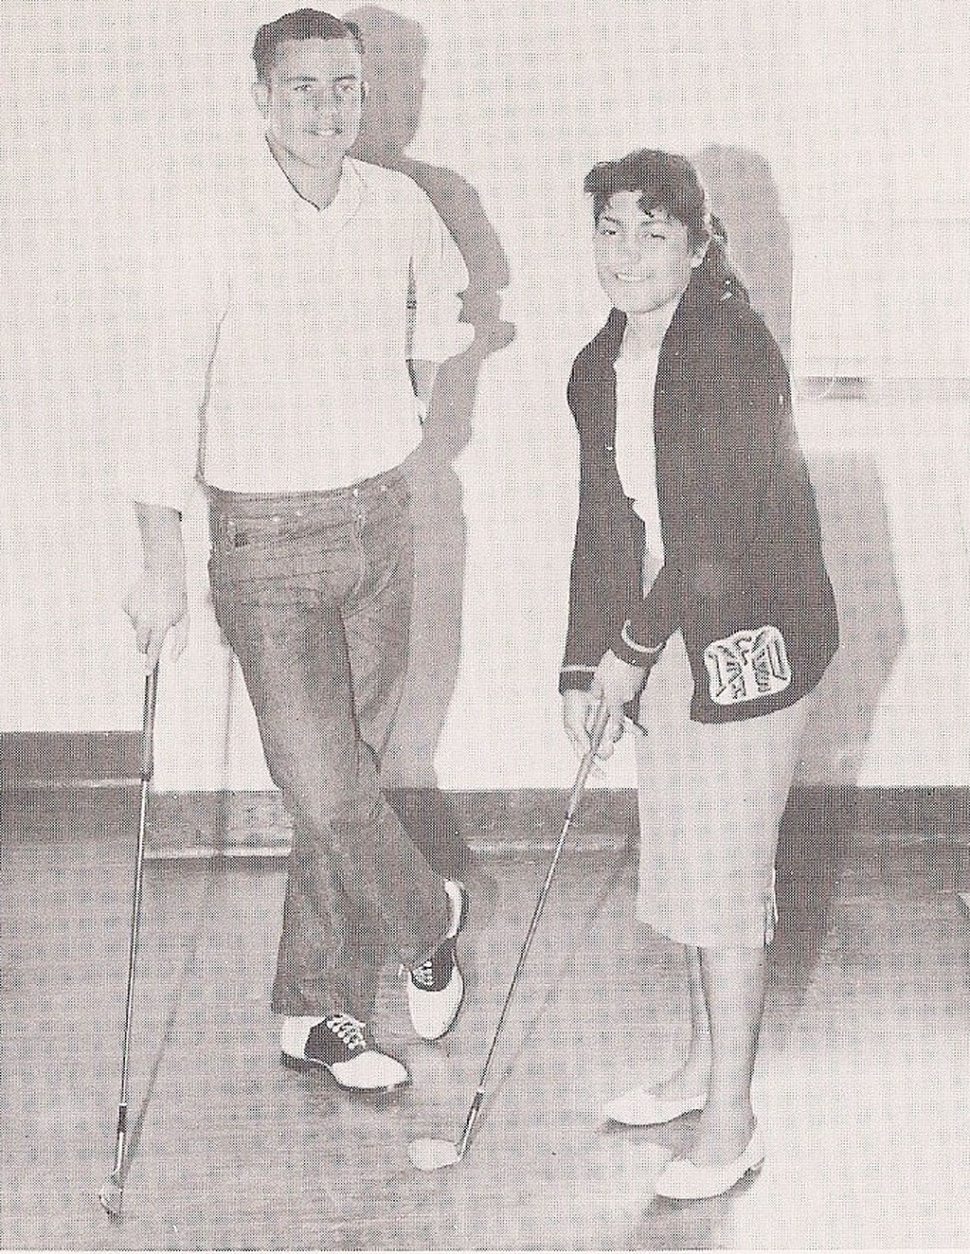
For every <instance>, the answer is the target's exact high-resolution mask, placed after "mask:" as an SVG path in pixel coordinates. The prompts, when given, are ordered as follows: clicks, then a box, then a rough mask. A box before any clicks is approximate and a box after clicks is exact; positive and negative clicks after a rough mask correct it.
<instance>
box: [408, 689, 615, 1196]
mask: <svg viewBox="0 0 970 1254" xmlns="http://www.w3.org/2000/svg"><path fill="white" fill-rule="evenodd" d="M608 721H609V710H608V708H607V707H606V706H605V705H602V704H601V705H600V707H599V710H598V711H597V715H596V723H595V725H594V727H593V730H592V732H591V733H590V738H589V748H588V749H587V750H586V752H585V754H583V760H582V762H580V764H579V770H578V772H577V774H576V782H575V783H574V784H573V790H572V793H571V794H570V797H569V804H568V806H567V807H566V818H565V821H564V823H563V825H562V831H561V832H560V833H559V840H558V841H557V843H556V851H555V853H554V854H553V855H552V861H551V863H550V864H549V871H548V873H547V874H546V879H545V883H544V884H543V885H542V889H541V891H540V893H539V898H538V901H537V902H536V907H535V910H534V911H533V912H532V921H531V922H530V924H529V930H528V931H527V932H526V934H525V940H524V941H523V942H522V948H521V950H520V951H519V960H518V962H517V963H516V965H515V972H514V973H513V975H512V981H511V983H510V984H509V987H508V992H507V993H506V994H505V1001H504V1002H503V1004H502V1013H501V1014H500V1015H499V1019H498V1026H497V1027H496V1029H495V1033H494V1035H493V1036H492V1043H491V1045H490V1046H489V1050H488V1054H487V1056H486V1058H485V1066H484V1067H483V1068H482V1075H481V1079H480V1080H479V1081H478V1088H477V1089H476V1090H475V1096H474V1098H473V1099H472V1104H471V1106H470V1107H469V1110H468V1115H467V1117H466V1119H465V1126H464V1128H462V1132H461V1136H460V1137H459V1138H458V1140H457V1141H445V1140H439V1139H438V1138H437V1137H432V1136H422V1137H418V1139H417V1140H415V1141H412V1142H411V1143H410V1144H409V1145H408V1157H409V1158H410V1159H411V1162H412V1163H413V1165H414V1166H415V1167H417V1169H418V1170H419V1171H437V1170H438V1169H439V1168H440V1167H453V1166H454V1165H455V1163H460V1162H461V1160H462V1159H463V1158H464V1157H465V1151H466V1150H467V1149H468V1142H469V1140H470V1138H471V1134H472V1128H473V1126H474V1124H475V1120H476V1119H477V1118H478V1112H479V1110H480V1109H481V1106H482V1102H483V1100H484V1098H485V1083H486V1080H487V1079H488V1070H489V1067H490V1066H491V1063H492V1057H493V1055H494V1053H495V1047H496V1045H497V1044H498V1039H499V1035H500V1033H501V1031H502V1027H503V1025H504V1024H505V1017H506V1014H507V1012H508V1008H509V1003H510V1002H511V1000H512V994H513V992H514V991H515V986H516V983H517V982H518V979H519V976H520V975H521V973H522V968H523V967H524V966H525V960H526V958H527V957H528V955H529V950H530V949H531V947H532V938H533V937H534V936H535V932H536V928H537V927H538V925H539V919H540V917H541V915H542V910H543V907H544V906H545V904H546V897H547V896H548V895H549V886H550V885H551V884H552V877H553V876H554V875H555V873H556V866H557V864H558V862H559V856H560V854H561V853H562V850H563V845H564V843H565V840H566V833H567V832H568V831H569V828H570V825H571V823H572V821H573V815H574V814H575V813H576V808H577V806H578V805H579V799H580V797H581V796H582V795H583V788H584V787H585V785H586V777H587V776H588V775H589V772H590V769H591V767H592V765H593V760H594V759H595V757H596V752H597V750H598V749H599V747H600V741H601V740H602V739H603V732H604V731H605V730H606V724H607V722H608Z"/></svg>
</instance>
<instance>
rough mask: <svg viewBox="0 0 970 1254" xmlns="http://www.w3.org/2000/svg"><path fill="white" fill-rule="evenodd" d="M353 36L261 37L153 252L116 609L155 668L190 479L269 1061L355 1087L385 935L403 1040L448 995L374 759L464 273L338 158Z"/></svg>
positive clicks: (367, 1048) (356, 53) (439, 888)
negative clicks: (243, 823) (134, 584)
mask: <svg viewBox="0 0 970 1254" xmlns="http://www.w3.org/2000/svg"><path fill="white" fill-rule="evenodd" d="M361 52H362V46H361V42H360V37H359V34H358V32H357V28H356V27H355V26H354V25H353V24H351V23H343V22H341V21H340V20H339V19H337V18H335V17H332V16H331V15H330V14H327V13H322V12H319V11H316V10H312V9H301V10H300V11H299V12H295V13H289V14H286V15H285V16H283V17H281V18H279V19H278V20H277V21H275V22H271V23H269V24H268V25H266V26H263V27H262V28H261V29H260V31H259V33H258V35H257V37H256V42H255V45H254V48H253V58H254V60H255V63H256V71H257V81H256V84H255V86H254V88H253V94H254V98H255V101H256V104H257V106H258V108H259V111H260V113H261V114H262V115H263V118H264V119H265V124H266V126H265V129H266V136H265V139H266V142H265V145H262V151H261V152H259V153H258V154H257V155H256V156H257V159H256V160H255V161H254V162H253V163H252V166H251V168H248V169H246V170H245V171H241V172H236V171H233V172H232V174H233V186H232V188H231V189H230V194H229V195H228V196H223V197H221V198H218V203H217V204H216V205H215V207H214V211H213V212H208V213H204V214H203V215H202V216H201V219H200V215H199V212H198V210H197V207H196V206H195V205H192V206H190V208H189V211H188V213H187V214H186V216H187V217H188V218H189V219H191V220H192V221H191V222H190V224H189V225H191V226H192V227H193V230H194V234H195V235H196V236H197V238H196V240H195V242H194V243H193V244H190V245H186V246H185V247H184V248H183V249H182V251H181V252H180V253H179V256H178V261H177V262H175V263H173V262H172V261H171V260H169V263H168V267H167V268H168V270H169V271H170V272H174V281H173V282H172V283H171V284H170V285H169V286H170V289H171V290H170V292H169V294H168V297H167V302H168V303H167V308H166V312H165V313H164V314H163V315H160V317H159V326H158V338H159V350H158V351H159V354H160V362H159V367H158V370H157V372H156V374H157V376H158V378H157V380H156V381H155V384H156V391H155V393H154V396H153V399H152V409H153V414H152V418H151V421H152V422H154V424H155V427H154V428H150V436H151V438H150V439H149V440H146V441H145V443H146V446H148V452H149V458H150V459H151V464H150V465H147V466H146V467H145V468H144V472H143V474H142V475H141V478H140V482H139V484H138V487H137V489H136V490H135V492H134V493H133V495H134V497H135V509H136V514H137V517H138V521H139V527H140V531H141V536H142V545H143V552H144V578H143V581H142V584H141V591H140V595H138V596H136V597H135V598H134V600H133V603H132V605H131V607H130V610H129V612H130V614H131V617H132V620H133V622H134V625H135V631H136V638H137V643H138V647H139V648H140V649H141V650H143V651H144V652H145V654H146V664H147V666H148V667H149V668H151V667H153V666H154V664H155V662H156V661H157V659H158V656H159V653H160V650H161V647H162V644H163V641H164V639H165V636H166V634H167V633H168V631H169V630H171V629H173V628H174V629H175V630H174V633H173V643H174V647H175V650H176V651H177V650H178V649H179V648H180V646H181V643H182V641H183V639H184V635H185V606H186V597H185V574H184V558H183V552H182V539H181V525H180V523H181V513H180V511H181V509H182V507H183V505H184V503H185V501H186V499H187V497H188V494H189V491H190V489H191V485H192V481H193V478H194V477H195V475H196V474H198V475H199V477H200V478H201V479H202V481H203V483H204V484H205V486H206V490H207V495H208V498H209V508H210V524H211V535H212V553H211V558H210V563H209V571H210V581H211V586H212V593H213V602H214V605H215V611H216V617H217V619H218V621H219V624H220V626H221V627H222V630H223V632H224V634H225V636H226V638H227V640H228V641H229V643H230V645H231V647H232V649H233V651H234V653H235V654H236V656H237V658H238V659H239V663H240V666H241V669H242V673H243V675H244V677H245V680H246V685H247V688H248V691H249V695H250V698H251V700H252V703H253V707H254V709H255V712H256V717H257V721H258V724H259V729H260V735H261V739H262V743H263V748H264V751H265V754H266V760H267V764H268V766H269V770H270V773H271V775H272V777H273V780H274V782H275V783H276V785H277V786H278V787H279V788H280V790H281V793H282V796H283V800H284V803H285V805H286V807H287V810H288V812H289V814H290V815H291V817H292V820H293V826H294V841H293V850H292V854H291V858H290V869H289V881H288V886H287V893H286V901H285V905H284V913H283V929H282V936H281V940H280V947H279V955H278V962H277V971H276V978H275V981H274V986H273V1002H272V1005H273V1010H274V1011H275V1012H276V1013H278V1014H280V1015H282V1016H283V1024H282V1029H281V1046H282V1054H283V1061H284V1062H285V1063H286V1064H288V1065H291V1066H295V1067H300V1068H303V1067H310V1068H315V1067H322V1068H325V1069H326V1070H327V1071H328V1072H329V1073H330V1074H331V1075H332V1076H333V1078H334V1079H335V1080H336V1081H337V1083H338V1084H340V1085H341V1086H343V1087H344V1088H347V1089H351V1090H356V1091H372V1090H389V1089H394V1088H396V1087H397V1086H399V1085H401V1084H403V1083H405V1082H406V1080H407V1072H406V1070H405V1068H404V1067H403V1065H402V1064H401V1063H400V1062H399V1061H398V1060H397V1059H394V1058H392V1057H390V1056H389V1055H388V1054H386V1053H385V1052H383V1051H381V1050H380V1049H379V1048H378V1047H377V1045H376V1044H375V1042H374V1039H373V1036H372V1034H371V1030H370V1028H369V1026H368V1019H369V1017H370V1015H371V1012H372V1010H373V1004H374V997H375V992H376V987H377V981H378V976H379V971H380V965H381V962H382V959H383V955H384V953H385V952H386V950H388V949H390V950H392V951H393V952H395V953H396V955H397V956H398V958H399V960H400V962H401V963H402V965H403V966H404V968H405V969H407V970H408V972H409V974H408V979H407V993H408V1004H409V1010H410V1014H411V1019H412V1023H413V1025H414V1028H415V1030H416V1031H417V1033H418V1034H419V1035H420V1036H421V1037H423V1038H425V1039H427V1040H434V1039H436V1038H438V1037H440V1036H442V1035H443V1034H444V1033H445V1032H446V1031H447V1030H448V1029H449V1028H450V1027H451V1025H452V1023H453V1022H454V1019H455V1017H456V1015H457V1013H458V1010H459V1007H460V1004H461V1000H462V996H463V991H464V989H463V980H462V975H461V971H460V969H459V966H458V960H457V953H456V937H457V935H458V932H459V930H460V928H461V926H462V922H463V919H464V915H465V913H466V907H467V896H466V892H465V888H464V885H462V884H460V883H458V882H457V881H445V880H443V879H441V878H440V877H439V876H437V875H435V874H434V873H433V871H432V869H431V867H430V865H429V863H428V861H427V860H426V859H425V857H424V856H423V855H422V854H421V853H420V852H419V850H418V849H417V847H416V846H415V844H414V843H413V842H412V841H411V839H410V838H409V837H408V835H407V834H406V833H405V831H404V830H403V828H402V827H401V824H400V822H399V821H398V819H397V817H396V815H395V813H394V811H393V810H392V809H391V808H390V806H389V805H388V802H387V801H386V799H385V798H384V796H383V794H382V792H381V790H380V784H379V760H380V755H381V752H382V750H383V749H384V746H385V743H386V740H387V737H388V733H389V730H390V726H391V723H392V720H393V717H394V713H395V710H396V707H397V703H398V700H399V697H400V693H401V688H402V684H403V678H404V672H405V668H406V663H407V653H408V622H409V615H410V609H411V584H412V571H413V548H412V541H411V531H410V522H409V518H408V492H407V486H406V479H405V470H404V469H402V463H404V462H405V461H406V459H407V458H408V457H409V455H410V454H411V453H412V452H413V451H414V449H415V447H416V446H417V445H418V443H419V441H420V434H421V420H422V416H423V415H424V414H425V413H426V411H427V407H428V403H429V400H430V396H431V390H432V386H433V383H434V378H435V374H436V371H437V368H438V365H439V364H440V363H441V362H442V361H444V360H445V359H447V358H448V357H450V356H453V355H454V354H456V353H457V352H460V351H462V350H463V349H464V348H465V347H467V344H468V342H469V340H470V339H471V337H472V334H473V332H472V328H471V327H469V326H467V325H465V324H461V323H459V322H458V313H459V309H460V300H459V298H458V293H459V292H461V291H462V290H463V289H464V288H465V287H466V286H467V283H468V275H467V271H466V269H465V266H464V263H463V261H462V259H461V256H460V254H459V253H458V251H457V249H456V247H455V245H454V242H453V241H452V239H451V237H450V236H449V235H448V232H447V230H446V228H445V227H444V224H443V223H442V222H441V220H440V218H439V217H438V216H437V214H436V213H435V211H434V209H433V208H432V206H431V203H430V201H428V199H427V197H426V196H425V195H424V193H423V192H422V191H421V190H420V189H419V188H418V187H417V185H416V184H414V183H413V182H412V181H411V180H410V179H408V178H406V177H405V176H404V175H401V174H399V173H397V172H394V171H388V170H384V169H381V168H379V167H377V166H374V165H370V164H367V163H364V162H360V161H356V160H354V159H353V158H351V157H350V156H349V155H348V150H349V149H350V147H351V145H352V144H353V143H354V140H355V138H356V137H357V133H358V129H359V126H360V117H361V105H362V101H363V98H364V95H365V85H364V83H363V80H362V74H361ZM195 228H199V229H195ZM165 286H166V285H165V284H164V283H160V287H161V288H164V287H165ZM163 303H164V302H163ZM200 425H201V438H200V430H199V427H200Z"/></svg>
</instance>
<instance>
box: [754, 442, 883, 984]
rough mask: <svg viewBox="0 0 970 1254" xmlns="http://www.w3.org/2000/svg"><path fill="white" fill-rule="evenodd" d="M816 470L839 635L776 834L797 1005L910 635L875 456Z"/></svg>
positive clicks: (777, 950) (778, 971)
mask: <svg viewBox="0 0 970 1254" xmlns="http://www.w3.org/2000/svg"><path fill="white" fill-rule="evenodd" d="M809 471H810V473H811V476H812V482H813V484H814V486H815V499H816V501H817V502H818V511H819V516H820V518H821V521H822V537H823V544H824V548H825V560H826V564H827V566H828V570H829V575H830V577H831V580H832V586H833V588H834V590H835V599H836V603H837V604H838V607H839V634H840V643H839V651H838V653H836V655H835V657H834V658H833V660H832V662H831V663H830V665H829V668H828V670H827V671H826V673H825V675H824V676H823V677H822V682H821V683H820V684H819V686H818V688H817V689H816V691H815V693H814V694H813V696H812V697H811V698H810V700H811V702H812V705H811V707H810V711H809V719H808V725H807V727H806V730H805V736H804V739H803V742H802V751H801V756H800V761H799V765H798V770H797V772H796V776H795V779H796V783H801V784H802V785H804V787H803V788H802V789H801V790H799V792H798V793H796V796H797V797H798V798H799V801H798V802H797V803H794V804H789V807H788V810H787V812H786V815H785V819H784V822H783V823H782V826H781V832H780V835H779V845H778V859H777V868H778V910H779V923H780V926H779V929H778V935H777V938H776V940H775V944H774V945H773V946H772V954H771V962H772V969H773V971H774V975H775V978H776V980H778V981H780V982H781V983H782V984H783V985H784V986H786V987H787V988H788V989H790V990H791V991H792V993H793V995H794V998H795V1002H796V1004H798V1003H799V1002H800V1001H801V998H802V996H803V995H804V991H805V989H806V988H807V987H808V983H809V980H810V978H811V973H812V971H813V970H814V968H815V966H816V964H817V962H818V961H819V958H820V956H821V947H822V945H823V943H824V939H825V937H826V935H827V933H828V924H829V916H830V912H831V905H832V900H833V897H834V895H835V892H836V887H837V883H838V879H839V874H840V871H841V868H842V863H843V860H844V859H845V857H846V855H847V854H848V853H849V852H850V851H851V850H850V846H851V842H852V839H853V832H854V831H855V830H856V829H857V828H858V827H859V826H860V821H861V820H863V819H864V816H863V815H860V814H858V813H857V807H856V805H855V802H856V801H857V800H858V793H857V792H856V790H855V788H854V785H856V784H857V783H858V779H859V775H860V772H861V769H862V766H863V763H864V759H865V753H866V748H867V745H868V743H869V738H870V736H871V734H872V727H873V721H874V719H875V715H876V711H877V710H878V708H879V705H880V703H881V700H882V694H883V691H884V689H885V687H886V684H887V683H888V681H889V678H890V676H891V674H892V671H893V667H894V665H895V663H896V659H897V657H898V656H899V653H900V650H901V649H902V646H903V642H904V640H905V623H904V618H903V610H902V603H901V601H900V597H899V588H898V585H897V582H896V574H895V570H894V567H893V559H892V540H891V535H890V530H889V518H888V514H887V510H886V505H885V499H884V496H883V489H882V481H881V479H880V476H879V468H878V466H877V464H876V463H875V461H874V460H873V459H872V458H871V457H866V456H858V457H836V456H827V457H818V458H814V459H812V460H811V461H810V464H809ZM820 785H824V787H819V786H820ZM833 786H834V787H833ZM847 803H849V804H847ZM862 825H863V826H864V825H865V824H864V822H862Z"/></svg>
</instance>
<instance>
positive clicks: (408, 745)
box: [344, 5, 515, 878]
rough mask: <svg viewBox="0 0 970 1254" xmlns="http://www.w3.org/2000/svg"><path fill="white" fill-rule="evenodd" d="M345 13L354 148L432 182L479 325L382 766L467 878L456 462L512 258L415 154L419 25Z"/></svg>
mask: <svg viewBox="0 0 970 1254" xmlns="http://www.w3.org/2000/svg"><path fill="white" fill-rule="evenodd" d="M344 20H347V21H352V22H355V23H356V24H357V26H358V27H359V29H360V33H361V37H362V39H363V42H364V58H363V60H364V77H365V79H366V80H367V82H368V84H369V88H370V90H369V94H368V97H367V103H366V105H365V107H364V110H363V118H362V122H361V130H360V135H359V137H358V140H357V143H356V145H355V147H354V150H353V155H354V156H357V157H359V158H360V159H361V160H364V161H370V162H373V163H374V164H376V165H380V166H385V167H387V168H389V169H394V170H400V171H401V172H402V173H404V174H406V175H408V177H409V178H412V179H413V180H414V181H415V182H416V183H417V184H418V186H419V187H421V188H423V190H424V191H425V192H426V193H427V195H428V197H429V198H430V200H431V202H432V204H433V205H434V207H435V208H436V209H437V211H438V213H439V215H440V217H441V218H442V220H443V221H444V223H445V225H446V226H447V227H448V229H449V231H450V232H451V235H452V237H453V238H454V240H455V243H456V244H457V245H458V248H459V249H460V251H461V254H462V256H463V258H464V260H465V265H466V266H467V268H468V274H469V280H470V281H469V285H468V288H467V289H466V291H465V293H464V295H463V302H462V303H463V307H462V319H463V320H464V321H465V322H468V323H470V324H471V325H472V326H473V327H474V329H475V339H474V341H473V343H472V344H471V346H470V347H469V348H468V349H467V350H466V351H465V352H464V353H462V354H461V355H460V356H458V357H453V358H452V359H451V360H450V361H448V362H445V363H444V365H443V366H442V368H441V370H440V372H439V374H438V378H437V381H436V383H435V389H434V395H433V397H432V403H431V409H430V413H429V416H428V422H427V425H426V427H425V432H424V439H423V441H422V445H421V448H420V450H419V453H418V456H417V458H416V459H415V462H414V468H413V472H412V474H411V481H410V482H411V492H412V505H413V519H414V548H415V587H414V604H413V610H412V618H411V653H410V661H409V665H408V672H407V678H406V681H405V688H404V694H403V697H402V701H401V708H400V712H399V714H398V718H397V722H396V724H395V730H394V732H393V734H392V737H391V742H390V744H389V745H388V749H387V753H386V755H385V758H384V767H383V775H384V781H385V784H386V786H387V788H388V795H389V796H390V799H391V801H392V803H393V804H394V806H395V808H396V809H397V810H398V812H399V813H400V815H401V818H402V820H403V821H404V823H405V826H406V827H407V829H408V831H409V832H410V834H411V835H412V837H413V838H414V840H415V842H416V843H417V844H418V845H419V846H420V847H421V849H422V850H423V851H424V852H425V854H426V855H427V856H428V858H429V860H430V861H431V863H432V865H433V866H434V867H435V869H436V870H437V871H438V872H439V874H442V875H445V876H447V877H449V878H467V876H468V874H469V871H470V870H471V869H472V868H474V865H475V859H474V856H473V855H472V853H471V851H470V849H469V847H468V844H467V842H466V841H465V839H464V837H463V836H462V834H461V830H460V823H459V821H458V819H457V816H456V815H455V814H454V813H453V811H452V808H451V806H450V805H449V803H448V800H447V798H446V797H445V796H444V795H443V794H442V793H441V791H440V789H439V788H438V784H437V777H436V775H435V767H434V758H435V750H436V749H437V745H438V740H439V737H440V735H441V731H442V728H443V726H444V721H445V718H446V716H447V713H448V707H449V704H450V702H451V698H452V694H453V692H454V688H455V682H456V679H457V675H458V662H459V657H460V651H461V629H462V621H461V609H462V594H463V588H464V580H465V550H466V535H465V515H464V510H463V507H462V489H461V482H460V480H459V478H458V476H457V475H456V474H455V471H454V468H453V466H452V462H453V461H454V459H455V458H456V457H457V456H458V454H459V453H460V452H461V451H462V449H463V448H464V447H465V446H466V444H467V443H468V441H469V439H470V437H471V432H472V415H473V412H474V405H475V394H476V389H477V385H478V376H479V371H480V370H481V365H482V362H483V361H484V359H485V358H486V357H487V356H488V355H489V354H490V353H494V352H496V351H497V350H499V349H501V348H504V347H506V345H508V344H510V343H511V342H512V339H513V338H514V335H515V328H514V327H513V326H512V325H511V324H510V323H507V322H503V321H502V319H501V316H500V315H501V295H500V293H501V291H502V289H503V288H505V287H507V286H508V282H509V271H508V262H507V260H506V257H505V253H504V251H503V249H502V246H501V244H500V243H499V239H498V236H497V235H496V234H495V231H494V230H493V228H492V226H491V224H490V223H489V221H488V219H487V218H486V216H485V213H484V212H483V210H482V206H481V201H480V199H479V196H478V194H477V192H476V191H475V189H474V188H473V187H471V186H470V185H469V184H468V183H467V182H466V181H465V180H464V179H463V178H461V177H460V176H459V175H458V174H456V173H455V172H454V171H453V170H448V169H444V168H442V167H441V166H434V165H428V164H427V163H426V162H422V161H415V160H413V159H412V158H411V157H409V156H407V153H406V150H407V148H408V146H409V145H410V143H411V142H412V140H413V139H414V136H415V134H416V133H417V129H418V124H419V121H420V118H421V108H422V102H423V95H424V86H425V81H424V65H425V61H426V58H427V53H428V41H427V38H426V36H425V34H424V31H423V30H422V28H421V26H420V25H419V23H417V22H414V21H411V20H410V19H408V18H405V17H402V16H401V15H400V14H397V13H393V12H391V11H390V10H388V9H383V8H381V7H379V6H377V5H364V6H363V7H361V8H358V9H354V10H351V11H350V12H349V13H346V14H344Z"/></svg>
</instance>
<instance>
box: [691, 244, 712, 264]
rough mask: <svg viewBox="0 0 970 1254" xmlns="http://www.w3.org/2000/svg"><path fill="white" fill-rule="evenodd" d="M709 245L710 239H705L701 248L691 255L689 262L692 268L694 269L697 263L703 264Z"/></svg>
mask: <svg viewBox="0 0 970 1254" xmlns="http://www.w3.org/2000/svg"><path fill="white" fill-rule="evenodd" d="M710 246H711V241H710V240H706V241H705V243H704V247H703V248H701V249H700V250H699V251H698V252H696V253H694V255H693V257H691V259H690V264H691V268H692V269H694V270H696V269H697V267H698V266H699V265H703V262H704V258H705V257H706V256H707V250H708V249H709V248H710Z"/></svg>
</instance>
